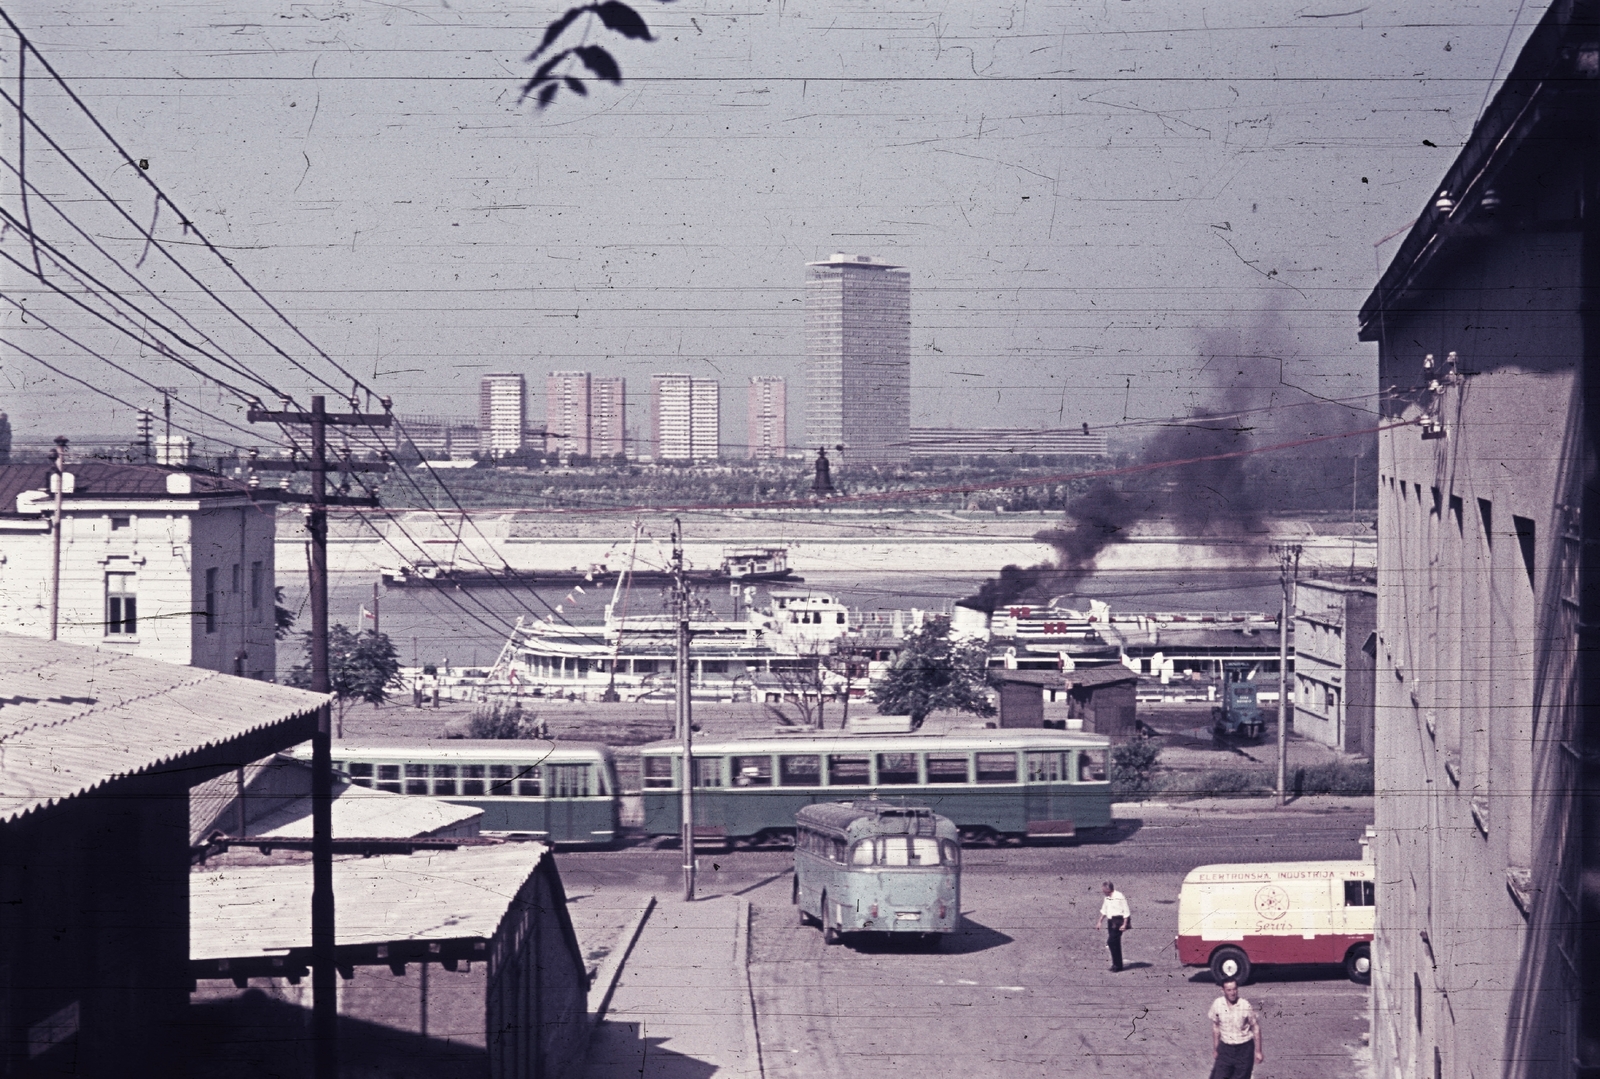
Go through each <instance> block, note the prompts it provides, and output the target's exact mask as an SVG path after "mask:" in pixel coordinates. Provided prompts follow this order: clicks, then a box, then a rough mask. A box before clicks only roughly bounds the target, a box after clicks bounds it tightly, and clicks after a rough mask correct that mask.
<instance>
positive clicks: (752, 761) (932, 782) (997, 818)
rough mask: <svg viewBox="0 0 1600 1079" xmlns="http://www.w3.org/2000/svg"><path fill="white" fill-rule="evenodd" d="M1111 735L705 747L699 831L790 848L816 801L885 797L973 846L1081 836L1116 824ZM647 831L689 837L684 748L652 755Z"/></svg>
mask: <svg viewBox="0 0 1600 1079" xmlns="http://www.w3.org/2000/svg"><path fill="white" fill-rule="evenodd" d="M1110 748H1111V743H1110V740H1109V739H1107V738H1104V737H1101V736H1099V735H1094V734H1083V733H1080V732H1077V731H1057V730H1047V729H1038V730H972V731H964V732H956V733H951V734H920V733H919V734H886V735H865V734H845V733H823V734H809V735H780V736H773V737H767V738H741V739H736V740H728V741H711V740H707V741H703V742H697V743H696V744H695V747H694V786H695V834H696V835H697V836H702V837H706V838H712V839H715V838H726V839H727V840H728V841H729V842H730V843H734V842H750V843H764V842H775V841H791V840H792V839H793V836H794V827H795V824H794V820H795V814H796V813H797V812H798V811H799V810H800V809H801V808H802V807H804V806H808V805H811V804H813V803H815V802H835V801H839V800H840V799H845V798H848V799H852V800H856V799H867V798H873V797H881V798H885V799H893V800H895V801H901V800H904V801H905V802H907V803H909V804H914V805H923V806H928V807H930V808H931V809H932V810H933V811H934V812H936V813H938V814H940V815H942V816H945V817H948V818H950V819H951V820H952V821H954V822H955V824H956V826H957V827H958V828H959V829H960V830H961V837H962V839H963V840H964V841H966V842H969V843H973V842H996V841H1000V840H1003V839H1021V838H1023V837H1028V836H1071V835H1075V834H1076V833H1078V832H1079V831H1082V830H1084V829H1093V828H1105V827H1108V826H1109V825H1110V824H1111V785H1110V783H1109V782H1108V781H1107V778H1106V777H1107V773H1106V758H1107V755H1108V754H1109V752H1110ZM641 771H642V773H643V801H644V824H645V831H646V832H647V833H648V834H650V835H652V836H673V835H678V834H680V828H679V821H680V816H679V794H678V791H679V790H680V789H681V788H680V784H681V783H682V781H683V749H682V746H681V744H680V743H678V742H655V743H652V744H650V745H647V746H644V747H643V748H642V750H641Z"/></svg>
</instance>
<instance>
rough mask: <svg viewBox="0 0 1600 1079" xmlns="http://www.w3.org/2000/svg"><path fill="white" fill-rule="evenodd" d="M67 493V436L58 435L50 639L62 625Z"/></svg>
mask: <svg viewBox="0 0 1600 1079" xmlns="http://www.w3.org/2000/svg"><path fill="white" fill-rule="evenodd" d="M66 493H67V436H66V435H57V436H56V514H55V519H54V520H53V521H52V522H51V523H50V541H51V544H52V554H51V556H50V639H51V640H52V641H53V640H55V639H56V632H57V630H59V628H60V626H61V498H62V496H63V495H65V494H66Z"/></svg>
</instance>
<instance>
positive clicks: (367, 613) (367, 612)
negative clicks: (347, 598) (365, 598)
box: [361, 604, 372, 619]
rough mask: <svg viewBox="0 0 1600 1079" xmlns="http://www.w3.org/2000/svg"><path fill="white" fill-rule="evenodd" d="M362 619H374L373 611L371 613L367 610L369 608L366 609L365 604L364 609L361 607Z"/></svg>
mask: <svg viewBox="0 0 1600 1079" xmlns="http://www.w3.org/2000/svg"><path fill="white" fill-rule="evenodd" d="M361 617H362V618H363V619H366V618H371V617H372V612H371V611H369V610H367V608H366V606H365V605H364V604H363V605H362V607H361Z"/></svg>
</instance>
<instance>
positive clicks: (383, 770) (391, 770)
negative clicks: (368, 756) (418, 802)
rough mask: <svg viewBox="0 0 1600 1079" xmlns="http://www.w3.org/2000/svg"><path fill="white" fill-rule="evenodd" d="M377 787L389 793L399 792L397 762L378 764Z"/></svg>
mask: <svg viewBox="0 0 1600 1079" xmlns="http://www.w3.org/2000/svg"><path fill="white" fill-rule="evenodd" d="M378 789H379V790H381V791H388V792H389V793H390V794H399V793H400V766H399V765H398V764H380V765H378Z"/></svg>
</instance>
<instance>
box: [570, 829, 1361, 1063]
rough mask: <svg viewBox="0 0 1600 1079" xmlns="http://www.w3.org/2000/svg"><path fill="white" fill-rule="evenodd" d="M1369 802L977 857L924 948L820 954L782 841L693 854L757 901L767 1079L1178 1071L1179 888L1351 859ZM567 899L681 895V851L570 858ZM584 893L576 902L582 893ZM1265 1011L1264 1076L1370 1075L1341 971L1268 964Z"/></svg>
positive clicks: (706, 875)
mask: <svg viewBox="0 0 1600 1079" xmlns="http://www.w3.org/2000/svg"><path fill="white" fill-rule="evenodd" d="M1370 820H1371V814H1370V812H1366V811H1360V810H1339V811H1330V812H1325V813H1306V812H1289V813H1284V814H1282V815H1278V814H1256V815H1241V814H1226V815H1223V814H1218V815H1216V816H1213V817H1210V818H1208V819H1205V820H1201V821H1196V820H1194V819H1192V818H1191V817H1190V816H1188V815H1185V814H1180V813H1178V812H1175V811H1170V810H1159V809H1154V810H1150V811H1148V812H1147V813H1146V814H1145V816H1144V819H1142V820H1135V821H1128V822H1125V827H1124V828H1123V829H1122V832H1121V835H1120V837H1119V838H1118V839H1117V840H1116V841H1115V842H1106V843H1084V844H1079V845H1071V846H1055V847H1050V846H1026V847H1001V848H994V849H972V850H968V851H967V852H966V854H965V863H964V868H963V893H962V908H963V915H964V918H965V920H966V924H965V927H964V928H963V930H962V931H961V933H960V934H958V935H957V936H955V937H954V938H953V939H951V940H947V941H946V942H945V947H944V948H943V950H942V951H940V952H937V953H931V954H930V953H926V952H921V951H918V950H914V949H911V948H900V947H895V946H890V945H883V944H876V943H874V942H871V941H847V943H846V944H845V945H844V946H841V947H832V948H830V947H825V946H824V945H823V943H822V937H821V934H820V933H819V932H818V931H817V930H815V929H811V928H803V927H801V926H800V925H799V924H798V919H797V918H796V915H795V911H794V908H793V907H792V906H791V905H790V903H789V873H790V866H791V864H792V859H791V858H790V857H789V856H788V855H786V854H783V853H781V852H775V851H774V852H767V851H735V852H730V853H727V854H711V855H702V857H701V861H700V865H701V878H700V879H701V889H700V890H701V894H702V895H727V894H741V895H744V896H745V897H747V898H748V899H749V900H750V901H751V904H752V911H753V920H752V936H751V941H750V962H751V968H750V973H751V984H752V986H753V989H754V997H755V1005H756V1014H757V1019H758V1025H759V1030H760V1040H761V1048H762V1058H763V1064H764V1069H765V1074H766V1075H768V1076H771V1077H775V1079H812V1077H816V1079H823V1077H829V1079H831V1077H836V1076H849V1075H865V1074H868V1073H869V1072H870V1073H871V1074H873V1075H874V1076H908V1077H909V1076H915V1077H918V1079H922V1077H925V1076H928V1075H935V1074H939V1075H942V1074H955V1075H961V1076H1034V1075H1039V1076H1046V1075H1048V1076H1059V1075H1064V1074H1065V1075H1079V1074H1083V1075H1088V1074H1094V1075H1112V1076H1162V1077H1166V1076H1175V1075H1196V1076H1199V1075H1204V1074H1206V1072H1207V1070H1208V1069H1209V1067H1210V1033H1209V1028H1208V1025H1207V1023H1206V1019H1205V1012H1206V1009H1207V1007H1208V1006H1209V1005H1210V1003H1211V1001H1212V999H1213V998H1215V997H1216V995H1217V991H1216V989H1215V987H1214V986H1213V985H1212V984H1211V981H1210V978H1209V976H1208V975H1207V974H1206V973H1205V972H1204V971H1199V970H1195V969H1186V968H1183V967H1180V966H1178V964H1177V960H1176V956H1175V954H1174V952H1173V948H1172V941H1173V938H1174V937H1175V936H1176V934H1177V898H1178V887H1179V884H1180V882H1181V880H1182V877H1183V874H1184V873H1185V872H1187V871H1188V870H1189V869H1190V868H1192V867H1194V866H1195V865H1199V864H1203V863H1207V862H1233V861H1239V862H1254V861H1295V860H1306V859H1319V858H1355V857H1359V856H1360V854H1361V849H1360V845H1359V843H1358V842H1357V839H1358V837H1359V836H1360V835H1361V833H1362V829H1363V827H1364V826H1365V825H1366V824H1367V823H1369V822H1370ZM559 862H560V867H561V872H562V876H563V878H564V879H565V880H566V883H567V888H568V891H569V893H572V894H574V895H577V896H582V895H586V894H596V893H607V892H612V893H615V892H626V891H634V892H637V891H652V892H657V893H660V894H663V895H671V894H673V893H674V892H677V891H678V890H680V888H681V884H680V869H679V866H680V864H681V857H680V855H679V853H678V852H677V851H672V850H661V851H657V850H651V849H647V848H636V849H633V850H628V851H618V852H609V853H577V854H563V855H561V856H560V859H559ZM1106 879H1112V880H1114V881H1115V882H1116V884H1117V887H1118V888H1120V889H1121V890H1122V891H1123V892H1124V893H1126V894H1127V896H1128V898H1129V901H1130V903H1131V904H1132V907H1133V911H1134V929H1133V930H1132V931H1131V932H1129V933H1128V934H1127V935H1126V936H1125V937H1124V951H1125V953H1126V958H1127V964H1128V965H1127V968H1126V969H1125V970H1124V971H1123V972H1122V973H1120V974H1113V973H1111V972H1110V971H1109V970H1108V969H1107V967H1108V965H1109V964H1108V960H1107V956H1106V951H1105V946H1104V936H1103V934H1101V933H1097V932H1096V931H1095V929H1094V921H1095V917H1096V915H1097V914H1098V911H1099V903H1100V893H1099V886H1100V882H1101V881H1102V880H1106ZM580 901H581V900H580ZM1244 995H1245V996H1246V997H1247V998H1248V999H1250V1000H1251V1001H1252V1003H1254V1004H1255V1005H1256V1006H1257V1007H1258V1008H1260V1009H1261V1011H1262V1014H1263V1017H1264V1018H1263V1024H1264V1032H1265V1037H1266V1049H1267V1058H1266V1064H1265V1065H1264V1066H1263V1067H1262V1068H1260V1069H1259V1070H1258V1071H1257V1073H1256V1074H1257V1075H1258V1076H1262V1077H1263V1079H1331V1077H1337V1076H1352V1077H1358V1076H1363V1075H1366V1074H1367V1067H1366V1065H1365V1063H1364V1061H1365V1056H1366V1054H1365V1050H1364V1049H1363V1048H1362V1036H1363V1034H1364V1032H1365V1031H1366V1029H1367V999H1368V994H1367V990H1366V989H1365V988H1364V987H1362V986H1357V985H1354V984H1352V983H1350V982H1349V981H1347V980H1345V979H1344V978H1343V976H1342V974H1341V972H1339V971H1338V970H1337V969H1335V968H1289V969H1280V970H1271V969H1268V970H1264V971H1261V972H1259V973H1258V975H1257V977H1256V980H1255V981H1254V982H1253V983H1252V984H1251V985H1250V986H1248V987H1246V989H1245V991H1244Z"/></svg>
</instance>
